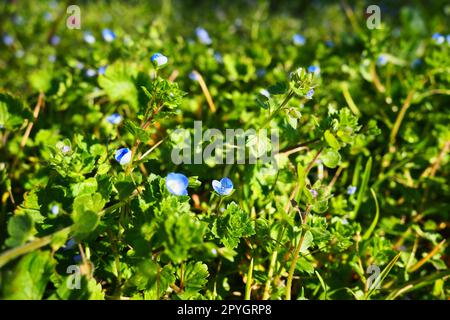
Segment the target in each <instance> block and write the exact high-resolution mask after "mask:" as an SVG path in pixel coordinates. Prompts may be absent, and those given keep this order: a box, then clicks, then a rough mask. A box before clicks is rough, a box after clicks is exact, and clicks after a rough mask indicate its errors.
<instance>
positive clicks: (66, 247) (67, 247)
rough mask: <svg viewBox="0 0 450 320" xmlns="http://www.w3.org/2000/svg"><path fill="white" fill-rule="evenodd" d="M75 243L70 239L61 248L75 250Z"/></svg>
mask: <svg viewBox="0 0 450 320" xmlns="http://www.w3.org/2000/svg"><path fill="white" fill-rule="evenodd" d="M76 245H77V241H76V240H75V239H74V238H70V239H69V240H68V241H67V242H66V244H65V245H64V247H63V250H70V249H73V248H75V246H76Z"/></svg>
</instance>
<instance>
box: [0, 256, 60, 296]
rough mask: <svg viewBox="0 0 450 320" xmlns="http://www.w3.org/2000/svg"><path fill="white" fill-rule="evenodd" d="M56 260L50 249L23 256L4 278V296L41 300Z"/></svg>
mask: <svg viewBox="0 0 450 320" xmlns="http://www.w3.org/2000/svg"><path fill="white" fill-rule="evenodd" d="M53 264H54V260H53V258H52V256H51V253H50V252H49V251H35V252H31V253H29V254H27V255H26V256H24V257H22V258H21V259H20V261H19V263H18V264H17V265H16V266H15V267H14V269H13V270H11V271H10V272H8V273H6V274H5V275H6V276H5V279H2V283H3V290H2V298H3V299H10V300H40V299H42V297H43V295H44V292H45V289H46V287H47V282H48V281H49V278H50V275H51V273H52V271H53Z"/></svg>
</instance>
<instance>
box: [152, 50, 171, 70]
mask: <svg viewBox="0 0 450 320" xmlns="http://www.w3.org/2000/svg"><path fill="white" fill-rule="evenodd" d="M168 60H169V59H167V57H166V56H165V55H163V54H161V53H159V52H157V53H154V54H153V55H152V57H151V58H150V61H151V62H152V63H153V65H154V66H155V67H156V68H159V67H162V66H163V65H165V64H166V63H167V61H168Z"/></svg>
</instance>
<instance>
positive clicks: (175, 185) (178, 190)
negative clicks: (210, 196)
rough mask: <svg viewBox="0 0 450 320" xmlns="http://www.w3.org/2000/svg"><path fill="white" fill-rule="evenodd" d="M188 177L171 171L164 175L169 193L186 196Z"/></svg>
mask: <svg viewBox="0 0 450 320" xmlns="http://www.w3.org/2000/svg"><path fill="white" fill-rule="evenodd" d="M188 185H189V179H188V178H187V177H186V176H185V175H184V174H181V173H174V172H171V173H169V174H168V175H167V177H166V187H167V190H169V192H170V193H171V194H174V195H176V196H187V194H188V193H187V187H188Z"/></svg>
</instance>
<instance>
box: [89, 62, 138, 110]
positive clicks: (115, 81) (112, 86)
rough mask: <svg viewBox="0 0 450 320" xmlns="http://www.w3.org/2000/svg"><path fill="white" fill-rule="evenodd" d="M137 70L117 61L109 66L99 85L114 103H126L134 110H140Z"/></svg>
mask: <svg viewBox="0 0 450 320" xmlns="http://www.w3.org/2000/svg"><path fill="white" fill-rule="evenodd" d="M136 76H137V72H136V68H135V66H134V65H132V64H129V63H128V64H127V63H124V62H122V61H117V62H115V63H113V64H112V65H110V66H108V68H107V69H106V72H105V74H104V75H100V76H99V78H98V83H99V85H100V87H101V88H103V90H105V92H106V94H107V95H108V96H109V98H110V99H111V101H112V102H117V101H126V102H128V103H129V104H130V105H131V106H132V107H133V108H135V109H136V110H137V108H138V89H137V87H136V85H135V77H136Z"/></svg>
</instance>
